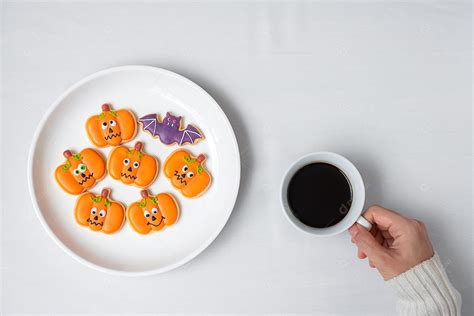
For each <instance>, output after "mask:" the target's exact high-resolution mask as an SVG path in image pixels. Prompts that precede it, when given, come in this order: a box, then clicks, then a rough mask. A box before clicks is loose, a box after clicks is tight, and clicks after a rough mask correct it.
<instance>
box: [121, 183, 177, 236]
mask: <svg viewBox="0 0 474 316" xmlns="http://www.w3.org/2000/svg"><path fill="white" fill-rule="evenodd" d="M140 193H141V195H142V197H143V199H141V200H140V201H139V202H135V203H133V204H132V205H130V206H129V207H128V209H127V219H128V222H129V223H130V226H132V228H133V229H134V230H135V231H136V232H137V233H140V234H148V233H150V232H152V231H159V230H162V229H163V228H165V226H170V225H173V224H174V223H176V221H177V220H178V217H179V206H178V203H176V200H175V199H174V197H173V196H172V195H171V194H168V193H160V194H158V195H156V196H150V195H149V192H148V190H143V191H141V192H140Z"/></svg>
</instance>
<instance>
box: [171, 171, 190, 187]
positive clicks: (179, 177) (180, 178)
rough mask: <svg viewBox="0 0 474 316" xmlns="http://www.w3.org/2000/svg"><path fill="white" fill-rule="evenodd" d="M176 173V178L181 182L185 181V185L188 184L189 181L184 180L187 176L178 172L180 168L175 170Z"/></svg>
mask: <svg viewBox="0 0 474 316" xmlns="http://www.w3.org/2000/svg"><path fill="white" fill-rule="evenodd" d="M174 175H175V176H176V179H177V180H179V182H181V183H184V185H188V183H187V182H186V180H184V179H185V178H186V176H184V177H183V176H181V175H180V174H179V172H178V170H175V171H174Z"/></svg>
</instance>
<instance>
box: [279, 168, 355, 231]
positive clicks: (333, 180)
mask: <svg viewBox="0 0 474 316" xmlns="http://www.w3.org/2000/svg"><path fill="white" fill-rule="evenodd" d="M287 194H288V203H289V206H290V209H291V211H292V213H293V214H294V215H295V216H296V218H298V219H299V220H300V221H301V222H302V223H303V224H306V225H308V226H311V227H317V228H324V227H329V226H332V225H335V224H337V223H339V222H340V221H341V220H342V219H343V218H344V217H345V216H346V214H347V212H348V210H349V208H350V207H351V203H352V189H351V184H350V183H349V180H348V179H347V177H346V175H345V174H344V173H343V172H342V171H341V170H339V168H337V167H335V166H333V165H331V164H327V163H320V162H318V163H312V164H309V165H306V166H304V167H303V168H301V169H300V170H298V171H297V172H296V173H295V175H294V176H293V178H291V180H290V183H289V185H288V192H287Z"/></svg>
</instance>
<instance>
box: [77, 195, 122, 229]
mask: <svg viewBox="0 0 474 316" xmlns="http://www.w3.org/2000/svg"><path fill="white" fill-rule="evenodd" d="M109 194H110V190H109V189H103V190H102V193H101V194H100V195H99V196H95V195H94V194H92V193H90V192H87V193H84V194H83V195H81V196H80V197H79V198H78V199H77V201H76V206H75V207H74V217H75V218H76V222H77V223H78V224H79V225H81V226H86V227H89V228H90V229H91V230H93V231H101V232H103V233H106V234H112V233H115V232H116V231H118V230H119V229H120V227H122V225H123V222H124V220H125V207H124V206H123V205H122V204H121V203H119V202H115V201H112V200H111V199H109Z"/></svg>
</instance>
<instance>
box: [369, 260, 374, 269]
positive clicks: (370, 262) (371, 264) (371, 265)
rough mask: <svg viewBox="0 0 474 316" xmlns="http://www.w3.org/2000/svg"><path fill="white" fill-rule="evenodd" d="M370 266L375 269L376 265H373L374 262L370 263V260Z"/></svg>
mask: <svg viewBox="0 0 474 316" xmlns="http://www.w3.org/2000/svg"><path fill="white" fill-rule="evenodd" d="M369 266H370V267H371V268H375V265H374V264H373V263H372V261H370V260H369Z"/></svg>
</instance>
